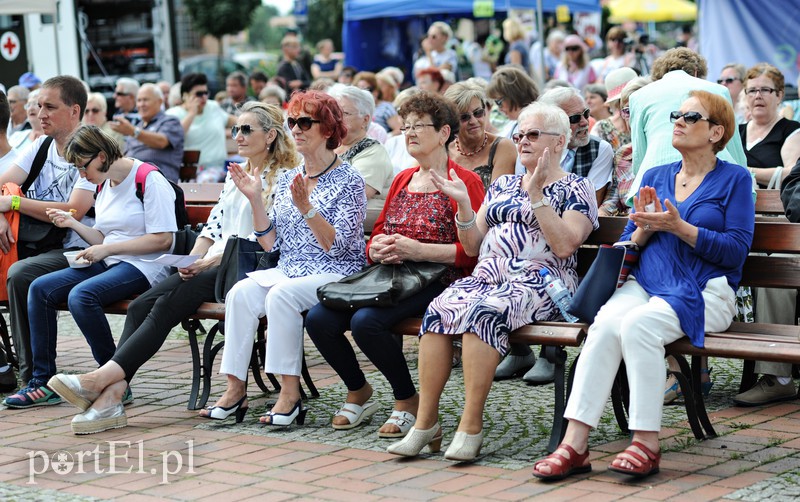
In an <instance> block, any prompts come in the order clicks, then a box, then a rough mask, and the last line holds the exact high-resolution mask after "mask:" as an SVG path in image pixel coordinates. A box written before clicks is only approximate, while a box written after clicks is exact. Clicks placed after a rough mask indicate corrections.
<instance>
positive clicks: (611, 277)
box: [567, 241, 639, 324]
mask: <svg viewBox="0 0 800 502" xmlns="http://www.w3.org/2000/svg"><path fill="white" fill-rule="evenodd" d="M638 260H639V247H638V246H636V244H635V243H633V242H631V241H626V242H617V243H615V244H614V245H613V246H609V245H608V244H603V245H602V246H600V249H599V250H598V251H597V257H596V258H595V259H594V261H593V262H592V266H591V267H589V271H588V272H587V273H586V276H585V277H584V278H583V280H582V281H581V283H580V285H579V286H578V290H577V291H576V292H575V296H573V297H572V303H570V306H569V309H567V310H568V311H569V313H570V314H572V315H574V316H575V317H577V318H579V319H580V320H581V321H583V322H586V323H589V324H591V323H593V322H594V318H595V316H597V312H598V311H599V310H600V307H602V306H603V305H605V304H606V302H607V301H608V299H609V298H611V295H613V294H614V290H615V289H617V288H618V287H620V286H622V285H623V284H625V281H626V280H627V279H628V274H629V273H630V271H631V268H633V265H635V264H636V262H637V261H638Z"/></svg>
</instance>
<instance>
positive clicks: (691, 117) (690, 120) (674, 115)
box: [669, 111, 719, 125]
mask: <svg viewBox="0 0 800 502" xmlns="http://www.w3.org/2000/svg"><path fill="white" fill-rule="evenodd" d="M681 117H683V120H684V121H685V122H686V123H687V124H696V123H697V121H698V120H707V121H708V122H710V123H712V124H714V125H719V124H717V123H716V122H714V121H713V120H711V119H710V118H708V117H703V116H702V115H700V112H686V113H681V112H679V111H674V112H671V113H670V114H669V120H670V122H672V123H673V124H674V123H675V122H677V121H678V119H679V118H681Z"/></svg>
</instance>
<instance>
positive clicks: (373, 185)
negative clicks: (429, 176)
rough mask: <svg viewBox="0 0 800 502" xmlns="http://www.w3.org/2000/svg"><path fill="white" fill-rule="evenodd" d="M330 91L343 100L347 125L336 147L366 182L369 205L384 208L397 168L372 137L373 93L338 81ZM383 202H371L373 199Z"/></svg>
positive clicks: (337, 99)
mask: <svg viewBox="0 0 800 502" xmlns="http://www.w3.org/2000/svg"><path fill="white" fill-rule="evenodd" d="M328 94H330V95H331V96H333V98H334V99H336V101H337V102H338V103H339V106H340V107H341V109H342V114H343V115H344V124H345V125H346V126H347V136H345V137H344V139H343V140H342V144H341V146H340V147H339V148H337V149H336V150H334V151H335V152H336V153H337V154H338V155H339V158H341V159H342V160H343V161H345V162H347V163H348V164H350V165H351V166H353V167H354V168H355V169H356V171H358V172H359V174H361V177H362V178H364V182H365V183H366V191H367V201H368V202H367V206H368V207H372V206H374V207H377V208H380V207H383V202H382V201H383V200H384V199H386V192H387V191H388V190H389V186H390V185H391V183H392V178H393V177H394V170H393V169H392V160H391V159H390V158H389V154H388V153H387V152H386V148H384V147H383V145H382V144H380V143H379V142H378V141H376V140H374V139H372V138H368V137H367V131H368V130H369V125H370V123H371V122H372V115H373V114H374V113H375V101H374V99H373V98H372V94H370V93H369V92H368V91H365V90H363V89H359V88H358V87H354V86H347V85H343V84H336V85H334V86H333V87H331V88H330V89H329V91H328ZM373 198H375V199H379V200H380V202H374V203H373V204H370V203H369V202H370V199H373Z"/></svg>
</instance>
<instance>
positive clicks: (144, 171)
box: [135, 162, 158, 203]
mask: <svg viewBox="0 0 800 502" xmlns="http://www.w3.org/2000/svg"><path fill="white" fill-rule="evenodd" d="M153 171H158V168H157V167H156V166H154V165H153V164H148V163H147V162H142V163H141V164H139V169H137V170H136V180H135V181H136V197H138V198H139V200H140V201H142V203H144V182H145V180H146V179H147V175H148V174H150V173H151V172H153Z"/></svg>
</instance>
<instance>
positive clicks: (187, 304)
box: [111, 267, 218, 383]
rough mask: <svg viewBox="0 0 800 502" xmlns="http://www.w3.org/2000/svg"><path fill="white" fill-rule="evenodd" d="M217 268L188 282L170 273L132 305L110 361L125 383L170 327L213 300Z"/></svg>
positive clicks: (148, 358) (159, 344)
mask: <svg viewBox="0 0 800 502" xmlns="http://www.w3.org/2000/svg"><path fill="white" fill-rule="evenodd" d="M217 268H218V267H214V268H212V269H210V270H205V271H203V272H200V273H199V274H197V275H196V276H194V277H192V278H191V279H189V280H188V281H184V280H183V279H181V277H180V275H178V274H172V275H171V276H169V277H167V278H166V279H164V280H163V281H161V282H160V283H158V284H156V285H155V286H154V287H153V288H151V289H150V290H148V291H147V292H146V293H144V294H143V295H141V296H139V297H138V298H136V300H134V301H133V302H131V304H130V305H129V306H128V315H127V317H125V327H124V328H123V330H122V337H121V338H120V340H119V343H118V344H117V351H116V352H115V353H114V357H112V358H111V360H112V361H114V362H115V363H117V364H119V365H120V366H121V367H122V369H123V370H124V371H125V380H127V381H128V383H130V381H131V379H132V378H133V375H135V374H136V372H137V371H138V370H139V368H140V367H141V366H142V365H143V364H144V363H146V362H147V361H149V360H150V358H151V357H153V356H154V355H155V353H156V352H158V349H160V348H161V346H162V345H163V344H164V340H166V339H167V336H168V335H169V332H170V331H171V330H172V328H174V327H175V326H177V325H178V324H180V322H181V321H183V320H184V319H186V318H187V317H189V316H190V315H192V314H194V313H195V311H197V308H198V307H199V306H200V304H202V303H203V302H214V301H216V298H215V297H214V283H215V282H216V279H217Z"/></svg>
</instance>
